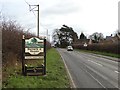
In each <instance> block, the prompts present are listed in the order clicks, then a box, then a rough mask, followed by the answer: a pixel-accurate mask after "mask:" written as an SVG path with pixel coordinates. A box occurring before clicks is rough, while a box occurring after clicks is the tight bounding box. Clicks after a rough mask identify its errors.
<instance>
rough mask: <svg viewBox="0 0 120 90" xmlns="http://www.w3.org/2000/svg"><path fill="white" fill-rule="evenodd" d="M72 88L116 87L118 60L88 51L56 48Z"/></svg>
mask: <svg viewBox="0 0 120 90" xmlns="http://www.w3.org/2000/svg"><path fill="white" fill-rule="evenodd" d="M57 50H58V51H59V53H60V55H61V56H62V59H63V61H64V63H65V65H66V68H67V70H68V74H69V76H70V79H71V82H72V84H73V88H105V89H107V88H118V87H119V86H118V81H119V80H118V74H119V69H118V62H116V61H112V60H108V59H106V58H102V57H97V56H94V55H92V54H89V53H83V52H78V51H67V50H66V49H60V48H58V49H57Z"/></svg>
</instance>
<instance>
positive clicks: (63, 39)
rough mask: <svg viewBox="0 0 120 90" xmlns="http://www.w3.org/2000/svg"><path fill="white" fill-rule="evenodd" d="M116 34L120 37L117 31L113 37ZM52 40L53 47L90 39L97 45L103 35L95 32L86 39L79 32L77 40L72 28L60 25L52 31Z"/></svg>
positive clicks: (119, 32)
mask: <svg viewBox="0 0 120 90" xmlns="http://www.w3.org/2000/svg"><path fill="white" fill-rule="evenodd" d="M117 34H118V35H120V31H119V30H117V31H116V34H115V35H117ZM111 36H112V35H111ZM52 38H53V42H54V45H55V46H57V47H66V46H68V45H72V44H73V43H74V42H76V41H77V40H80V39H91V40H92V41H93V42H94V43H99V42H100V40H103V39H104V35H103V34H102V33H98V32H95V33H93V34H92V35H89V37H87V36H86V35H85V34H84V33H83V32H81V34H80V36H79V38H78V35H77V33H76V32H75V31H74V30H73V28H72V27H69V26H67V25H62V27H61V28H60V29H55V30H54V32H53V36H52Z"/></svg>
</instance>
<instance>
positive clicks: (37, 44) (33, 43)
mask: <svg viewBox="0 0 120 90" xmlns="http://www.w3.org/2000/svg"><path fill="white" fill-rule="evenodd" d="M43 53H44V40H40V39H38V38H36V37H34V38H30V39H28V40H25V58H26V59H41V57H40V56H43ZM35 56H36V57H37V56H39V57H37V58H36V57H35ZM28 57H30V58H28Z"/></svg>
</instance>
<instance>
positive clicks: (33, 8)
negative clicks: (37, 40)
mask: <svg viewBox="0 0 120 90" xmlns="http://www.w3.org/2000/svg"><path fill="white" fill-rule="evenodd" d="M29 8H30V11H37V12H38V13H37V36H38V37H39V5H29ZM36 8H37V9H36ZM33 13H34V12H33Z"/></svg>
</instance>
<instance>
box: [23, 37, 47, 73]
mask: <svg viewBox="0 0 120 90" xmlns="http://www.w3.org/2000/svg"><path fill="white" fill-rule="evenodd" d="M22 42H23V44H22V46H23V59H22V71H23V74H24V75H28V74H29V73H30V74H33V73H34V74H39V73H42V75H45V74H46V39H39V38H37V37H32V38H30V39H23V40H22Z"/></svg>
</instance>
